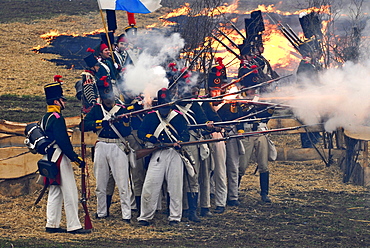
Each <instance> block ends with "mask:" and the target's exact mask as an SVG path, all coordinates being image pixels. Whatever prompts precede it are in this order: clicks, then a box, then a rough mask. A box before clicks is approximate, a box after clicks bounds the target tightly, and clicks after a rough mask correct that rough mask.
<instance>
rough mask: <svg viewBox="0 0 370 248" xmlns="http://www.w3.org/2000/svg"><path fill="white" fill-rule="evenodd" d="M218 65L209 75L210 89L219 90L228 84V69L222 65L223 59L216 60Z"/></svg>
mask: <svg viewBox="0 0 370 248" xmlns="http://www.w3.org/2000/svg"><path fill="white" fill-rule="evenodd" d="M216 62H217V64H216V65H215V66H213V67H212V68H211V71H210V73H209V74H208V88H209V89H214V88H216V89H218V88H221V86H223V85H224V84H226V83H227V75H226V67H225V65H224V64H223V63H222V58H220V57H219V58H216Z"/></svg>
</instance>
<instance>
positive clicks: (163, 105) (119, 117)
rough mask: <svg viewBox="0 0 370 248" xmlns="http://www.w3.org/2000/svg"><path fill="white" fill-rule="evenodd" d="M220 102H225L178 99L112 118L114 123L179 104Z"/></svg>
mask: <svg viewBox="0 0 370 248" xmlns="http://www.w3.org/2000/svg"><path fill="white" fill-rule="evenodd" d="M219 101H223V99H213V98H205V99H187V98H185V99H178V100H176V101H172V102H169V103H164V104H160V105H156V106H153V107H150V108H146V109H140V110H136V111H131V112H128V113H125V114H122V115H117V116H115V117H113V118H112V121H115V120H118V119H121V118H123V117H131V116H135V115H139V114H143V113H146V112H149V111H153V110H156V109H159V108H163V107H168V106H171V105H174V104H176V103H179V102H219Z"/></svg>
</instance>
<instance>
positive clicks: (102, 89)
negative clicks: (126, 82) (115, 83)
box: [96, 76, 114, 99]
mask: <svg viewBox="0 0 370 248" xmlns="http://www.w3.org/2000/svg"><path fill="white" fill-rule="evenodd" d="M96 86H97V87H98V91H99V95H100V97H101V98H102V99H107V98H110V97H111V96H112V95H114V94H113V88H112V84H111V83H110V82H108V77H107V76H102V77H101V78H100V79H99V80H97V82H96Z"/></svg>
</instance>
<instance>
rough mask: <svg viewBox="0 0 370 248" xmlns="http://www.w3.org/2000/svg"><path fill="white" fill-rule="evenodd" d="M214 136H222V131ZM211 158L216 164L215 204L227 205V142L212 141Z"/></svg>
mask: <svg viewBox="0 0 370 248" xmlns="http://www.w3.org/2000/svg"><path fill="white" fill-rule="evenodd" d="M212 138H214V139H218V138H222V135H221V133H216V132H214V133H212ZM210 146H211V150H212V153H211V156H212V157H211V160H212V163H213V164H214V166H212V167H213V168H214V171H213V180H214V185H215V192H214V193H215V204H216V206H217V207H225V206H226V198H227V176H226V146H225V142H223V141H220V142H214V143H210Z"/></svg>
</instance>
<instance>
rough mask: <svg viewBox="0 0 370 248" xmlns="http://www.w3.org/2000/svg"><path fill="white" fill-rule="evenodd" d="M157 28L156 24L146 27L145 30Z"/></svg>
mask: <svg viewBox="0 0 370 248" xmlns="http://www.w3.org/2000/svg"><path fill="white" fill-rule="evenodd" d="M157 26H158V23H153V24H150V25H148V26H146V28H147V29H152V28H155V27H157Z"/></svg>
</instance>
